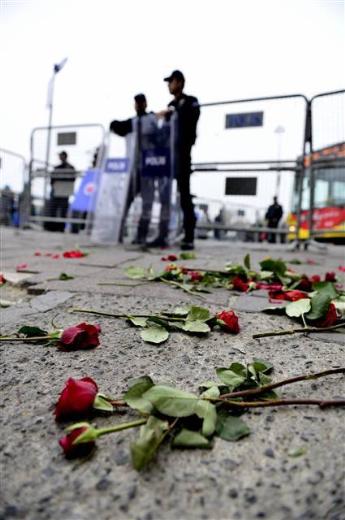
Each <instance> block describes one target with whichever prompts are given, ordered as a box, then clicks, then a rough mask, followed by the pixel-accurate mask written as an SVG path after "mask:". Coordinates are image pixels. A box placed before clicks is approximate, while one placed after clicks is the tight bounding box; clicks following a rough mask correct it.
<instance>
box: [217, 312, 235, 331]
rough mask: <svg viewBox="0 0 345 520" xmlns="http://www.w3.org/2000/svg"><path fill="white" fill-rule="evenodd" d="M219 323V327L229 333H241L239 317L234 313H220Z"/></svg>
mask: <svg viewBox="0 0 345 520" xmlns="http://www.w3.org/2000/svg"><path fill="white" fill-rule="evenodd" d="M217 321H218V323H219V325H220V326H221V327H222V328H223V329H224V330H226V331H228V332H232V333H233V334H238V333H239V332H240V326H239V323H238V316H237V315H236V314H235V312H234V311H221V312H218V314H217Z"/></svg>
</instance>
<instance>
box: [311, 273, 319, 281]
mask: <svg viewBox="0 0 345 520" xmlns="http://www.w3.org/2000/svg"><path fill="white" fill-rule="evenodd" d="M310 280H311V282H312V283H318V282H321V278H320V276H319V275H318V274H313V276H311V277H310Z"/></svg>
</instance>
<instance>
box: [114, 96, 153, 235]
mask: <svg viewBox="0 0 345 520" xmlns="http://www.w3.org/2000/svg"><path fill="white" fill-rule="evenodd" d="M134 108H135V112H136V117H134V118H130V119H127V120H125V121H117V120H114V121H112V122H111V123H110V131H112V132H114V133H115V134H117V135H119V136H121V137H125V136H126V135H128V134H130V133H132V132H135V133H136V138H137V139H136V151H135V158H134V167H133V170H132V175H131V178H130V181H129V187H128V193H127V199H126V204H125V208H124V213H123V218H122V224H121V232H120V242H122V240H123V230H124V223H125V220H126V217H127V213H128V210H129V208H130V206H131V204H132V202H133V200H134V199H135V197H136V196H137V195H138V194H139V193H140V192H141V191H142V187H141V150H142V138H143V136H144V135H146V134H149V133H151V132H152V131H153V129H154V128H155V127H156V124H157V118H156V116H155V114H154V113H153V112H147V101H146V96H145V95H144V94H137V95H136V96H134ZM151 207H152V203H151ZM148 213H149V214H148ZM150 219H151V211H150V212H148V211H146V207H145V200H144V197H143V211H142V214H141V217H140V220H139V225H138V230H137V236H136V238H135V240H134V243H137V244H142V245H144V244H145V242H146V236H147V233H148V229H149V224H150Z"/></svg>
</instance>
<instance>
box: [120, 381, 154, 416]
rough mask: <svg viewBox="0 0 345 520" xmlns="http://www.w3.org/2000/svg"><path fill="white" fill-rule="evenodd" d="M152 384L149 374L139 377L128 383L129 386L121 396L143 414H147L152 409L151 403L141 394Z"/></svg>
mask: <svg viewBox="0 0 345 520" xmlns="http://www.w3.org/2000/svg"><path fill="white" fill-rule="evenodd" d="M153 385H154V383H153V381H152V379H151V378H150V377H149V376H143V377H139V378H137V379H134V380H132V381H131V383H130V387H129V389H128V390H127V392H126V393H125V395H124V396H123V399H124V401H125V402H126V403H127V404H128V406H130V407H131V408H134V410H137V411H138V412H141V413H143V414H147V413H148V414H149V413H151V411H152V408H153V406H152V404H151V403H150V401H148V400H147V399H145V398H143V394H145V392H147V391H148V390H149V389H150V388H152V387H153Z"/></svg>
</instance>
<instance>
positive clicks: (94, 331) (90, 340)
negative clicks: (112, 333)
mask: <svg viewBox="0 0 345 520" xmlns="http://www.w3.org/2000/svg"><path fill="white" fill-rule="evenodd" d="M100 332H101V327H100V326H99V325H90V324H89V323H79V325H74V326H73V327H69V328H68V329H65V330H64V331H63V332H62V334H61V337H60V339H59V345H60V346H61V347H64V348H65V349H68V350H77V349H86V348H92V347H97V346H98V345H99V338H98V335H99V333H100Z"/></svg>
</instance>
